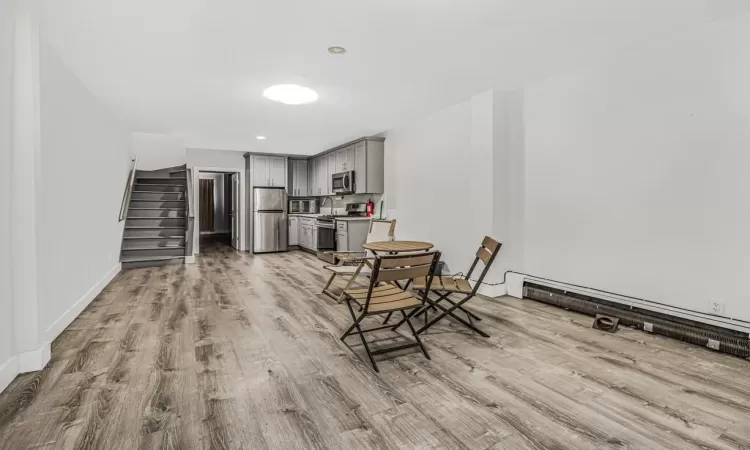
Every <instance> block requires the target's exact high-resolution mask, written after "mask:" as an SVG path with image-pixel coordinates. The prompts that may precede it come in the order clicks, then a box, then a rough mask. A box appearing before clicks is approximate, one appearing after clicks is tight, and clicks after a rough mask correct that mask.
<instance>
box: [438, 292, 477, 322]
mask: <svg viewBox="0 0 750 450" xmlns="http://www.w3.org/2000/svg"><path fill="white" fill-rule="evenodd" d="M443 300H445V301H446V302H448V303H450V304H451V305H455V304H456V302H454V301H453V300H451V299H450V297H445V298H443ZM458 309H460V310H461V312H463V313H464V314H466V315H467V316H468V317H469V320H471V319H474V320H476V321H480V320H482V318H481V317H479V316H477V315H476V314H474V313H473V312H471V311H469V310H468V309H466V308H464V307H461V308H458Z"/></svg>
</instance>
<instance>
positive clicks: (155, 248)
mask: <svg viewBox="0 0 750 450" xmlns="http://www.w3.org/2000/svg"><path fill="white" fill-rule="evenodd" d="M175 248H180V249H184V248H185V246H184V245H154V246H153V247H126V248H123V249H122V250H123V251H125V250H127V251H131V250H136V251H138V250H159V249H175Z"/></svg>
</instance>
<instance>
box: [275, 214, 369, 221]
mask: <svg viewBox="0 0 750 450" xmlns="http://www.w3.org/2000/svg"><path fill="white" fill-rule="evenodd" d="M325 215H327V214H309V213H291V214H289V217H307V218H310V219H317V218H318V217H320V216H325ZM334 219H335V220H370V218H369V217H349V216H340V217H338V216H337V217H334Z"/></svg>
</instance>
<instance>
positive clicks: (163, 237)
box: [123, 227, 185, 239]
mask: <svg viewBox="0 0 750 450" xmlns="http://www.w3.org/2000/svg"><path fill="white" fill-rule="evenodd" d="M143 228H144V227H136V229H143ZM123 239H185V236H184V235H183V236H125V237H123Z"/></svg>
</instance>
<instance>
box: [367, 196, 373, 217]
mask: <svg viewBox="0 0 750 450" xmlns="http://www.w3.org/2000/svg"><path fill="white" fill-rule="evenodd" d="M374 209H375V203H373V202H372V200H367V217H372V213H373V210H374Z"/></svg>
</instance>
